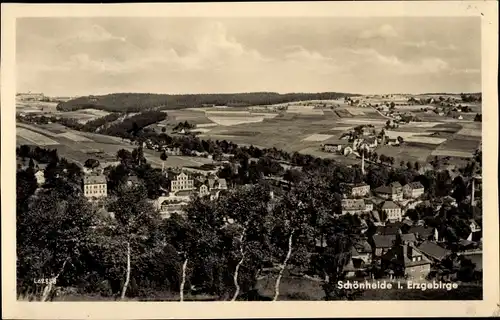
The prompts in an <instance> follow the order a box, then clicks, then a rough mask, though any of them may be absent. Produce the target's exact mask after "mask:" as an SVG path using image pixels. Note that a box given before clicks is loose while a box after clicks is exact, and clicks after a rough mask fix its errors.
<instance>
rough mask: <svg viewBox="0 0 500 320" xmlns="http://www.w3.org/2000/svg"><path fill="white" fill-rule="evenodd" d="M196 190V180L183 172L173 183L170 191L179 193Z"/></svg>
mask: <svg viewBox="0 0 500 320" xmlns="http://www.w3.org/2000/svg"><path fill="white" fill-rule="evenodd" d="M193 189H194V180H192V179H189V177H188V175H187V174H185V173H184V172H182V173H181V174H179V175H178V176H177V177H176V178H175V179H174V180H172V181H171V186H170V191H171V192H173V193H176V192H178V191H187V190H189V191H191V190H193Z"/></svg>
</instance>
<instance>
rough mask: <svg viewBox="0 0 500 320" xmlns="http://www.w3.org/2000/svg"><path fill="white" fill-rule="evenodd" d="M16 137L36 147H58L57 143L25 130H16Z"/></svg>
mask: <svg viewBox="0 0 500 320" xmlns="http://www.w3.org/2000/svg"><path fill="white" fill-rule="evenodd" d="M16 135H18V136H21V137H22V138H23V139H25V140H27V141H30V142H31V143H33V144H35V145H38V146H49V145H58V144H59V142H57V141H55V140H52V139H50V138H49V137H47V136H44V135H42V134H40V133H37V132H34V131H31V130H28V129H26V128H19V127H18V128H16Z"/></svg>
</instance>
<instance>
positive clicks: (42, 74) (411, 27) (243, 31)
mask: <svg viewBox="0 0 500 320" xmlns="http://www.w3.org/2000/svg"><path fill="white" fill-rule="evenodd" d="M16 36H17V38H16V64H17V91H18V92H27V91H31V92H43V93H45V94H46V95H49V96H57V95H58V96H77V95H89V94H94V95H99V94H107V93H115V92H147V93H167V94H183V93H231V92H233V93H234V92H256V91H272V92H280V93H287V92H325V91H336V92H349V93H362V94H382V93H426V92H457V93H458V92H479V91H481V25H480V20H479V18H477V17H387V18H382V17H353V18H346V17H325V18H321V17H320V18H317V17H314V18H296V17H295V18H292V17H290V18H288V17H277V18H220V19H217V18H199V17H197V18H191V17H186V18H177V17H176V18H171V17H169V18H166V17H165V18H151V17H144V18H118V17H116V18H21V19H18V20H17V32H16Z"/></svg>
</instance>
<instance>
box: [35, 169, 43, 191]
mask: <svg viewBox="0 0 500 320" xmlns="http://www.w3.org/2000/svg"><path fill="white" fill-rule="evenodd" d="M35 178H36V183H37V184H38V186H39V187H41V186H43V185H44V184H45V173H44V172H43V170H41V169H38V170H37V171H36V173H35Z"/></svg>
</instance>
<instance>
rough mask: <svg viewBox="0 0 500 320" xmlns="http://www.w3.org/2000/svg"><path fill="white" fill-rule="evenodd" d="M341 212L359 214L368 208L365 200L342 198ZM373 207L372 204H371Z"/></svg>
mask: <svg viewBox="0 0 500 320" xmlns="http://www.w3.org/2000/svg"><path fill="white" fill-rule="evenodd" d="M341 206H342V214H343V215H344V214H348V213H350V214H361V213H364V212H367V211H369V210H367V209H366V204H365V200H363V199H342V201H341ZM372 207H373V206H372Z"/></svg>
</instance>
